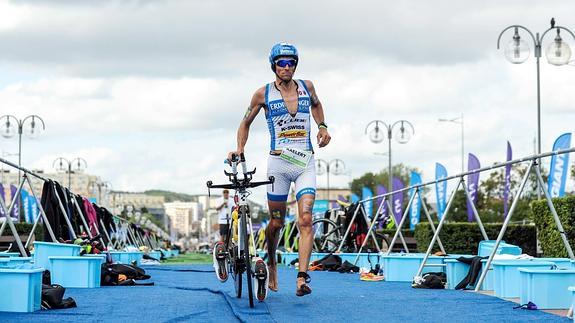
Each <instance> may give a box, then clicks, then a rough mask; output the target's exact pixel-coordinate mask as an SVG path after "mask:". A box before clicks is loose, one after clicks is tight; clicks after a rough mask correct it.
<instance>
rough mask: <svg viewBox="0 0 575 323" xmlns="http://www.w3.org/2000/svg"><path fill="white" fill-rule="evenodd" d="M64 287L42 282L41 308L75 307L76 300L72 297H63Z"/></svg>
mask: <svg viewBox="0 0 575 323" xmlns="http://www.w3.org/2000/svg"><path fill="white" fill-rule="evenodd" d="M65 292H66V288H64V287H62V286H60V285H56V284H54V285H46V284H42V309H45V310H50V309H60V308H71V307H76V301H74V299H73V298H72V297H68V298H66V299H64V293H65Z"/></svg>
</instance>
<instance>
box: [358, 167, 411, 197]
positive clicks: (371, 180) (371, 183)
mask: <svg viewBox="0 0 575 323" xmlns="http://www.w3.org/2000/svg"><path fill="white" fill-rule="evenodd" d="M391 171H392V173H393V175H394V177H399V179H401V182H403V184H404V185H406V186H407V185H409V179H410V177H411V172H412V171H414V172H418V173H421V171H419V170H418V169H417V168H415V167H408V166H406V165H404V164H398V165H395V166H393V167H392V169H391ZM379 184H381V185H383V186H385V188H387V190H388V191H391V187H388V186H389V174H388V170H387V168H386V169H383V170H381V171H380V172H379V173H376V174H374V173H372V172H369V173H365V174H363V175H362V176H361V177H359V178H355V179H354V180H352V181H351V192H352V193H355V194H357V195H359V196H361V189H362V188H363V187H364V186H367V187H369V189H371V191H372V192H374V194H375V192H376V187H377V185H379Z"/></svg>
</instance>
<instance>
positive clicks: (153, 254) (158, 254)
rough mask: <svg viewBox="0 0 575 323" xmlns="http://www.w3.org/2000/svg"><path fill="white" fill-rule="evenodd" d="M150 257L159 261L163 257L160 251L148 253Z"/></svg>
mask: <svg viewBox="0 0 575 323" xmlns="http://www.w3.org/2000/svg"><path fill="white" fill-rule="evenodd" d="M148 256H150V257H152V258H155V259H158V261H160V258H161V257H162V252H160V251H150V252H149V253H148Z"/></svg>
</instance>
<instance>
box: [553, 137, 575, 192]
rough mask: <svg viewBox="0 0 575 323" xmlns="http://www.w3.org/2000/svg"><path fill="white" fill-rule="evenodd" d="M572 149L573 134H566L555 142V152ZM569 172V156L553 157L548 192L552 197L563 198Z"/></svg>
mask: <svg viewBox="0 0 575 323" xmlns="http://www.w3.org/2000/svg"><path fill="white" fill-rule="evenodd" d="M570 147H571V134H570V133H564V134H562V135H561V136H559V138H557V139H556V140H555V143H554V144H553V151H557V150H563V149H569V148H570ZM568 170H569V154H562V155H553V156H552V157H551V167H549V178H548V180H547V191H548V192H549V195H551V197H561V196H563V195H565V183H566V182H567V171H568Z"/></svg>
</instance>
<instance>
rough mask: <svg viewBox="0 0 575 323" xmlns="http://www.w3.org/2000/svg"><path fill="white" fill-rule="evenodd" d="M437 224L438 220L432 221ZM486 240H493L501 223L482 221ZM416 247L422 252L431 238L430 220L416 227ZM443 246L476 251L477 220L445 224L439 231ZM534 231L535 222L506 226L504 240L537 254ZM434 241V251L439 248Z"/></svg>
mask: <svg viewBox="0 0 575 323" xmlns="http://www.w3.org/2000/svg"><path fill="white" fill-rule="evenodd" d="M435 226H436V227H437V223H436V224H435ZM484 226H485V232H486V233H487V236H488V237H489V239H493V240H495V239H496V238H497V236H498V234H499V231H501V226H502V224H501V223H488V224H484ZM414 236H415V239H416V240H417V250H418V251H419V252H425V251H426V250H427V248H428V246H429V243H430V242H431V238H432V237H433V231H432V230H431V226H430V225H429V223H420V224H418V225H417V226H416V227H415V234H414ZM439 238H440V239H441V242H442V243H443V247H444V248H445V251H446V252H447V253H454V254H477V248H478V246H479V242H480V241H482V240H483V237H482V235H481V231H480V230H479V226H478V225H477V224H476V223H467V222H463V223H445V224H444V225H443V228H442V230H441V233H440V234H439ZM535 238H536V231H535V226H534V225H515V224H510V225H509V226H508V227H507V230H506V232H505V235H504V236H503V240H504V241H505V242H507V243H509V244H513V245H516V246H519V247H521V249H522V250H523V253H526V254H529V255H532V256H536V252H537V249H536V240H535ZM438 250H439V245H438V244H437V243H436V245H435V246H434V249H433V251H434V252H435V251H438Z"/></svg>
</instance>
